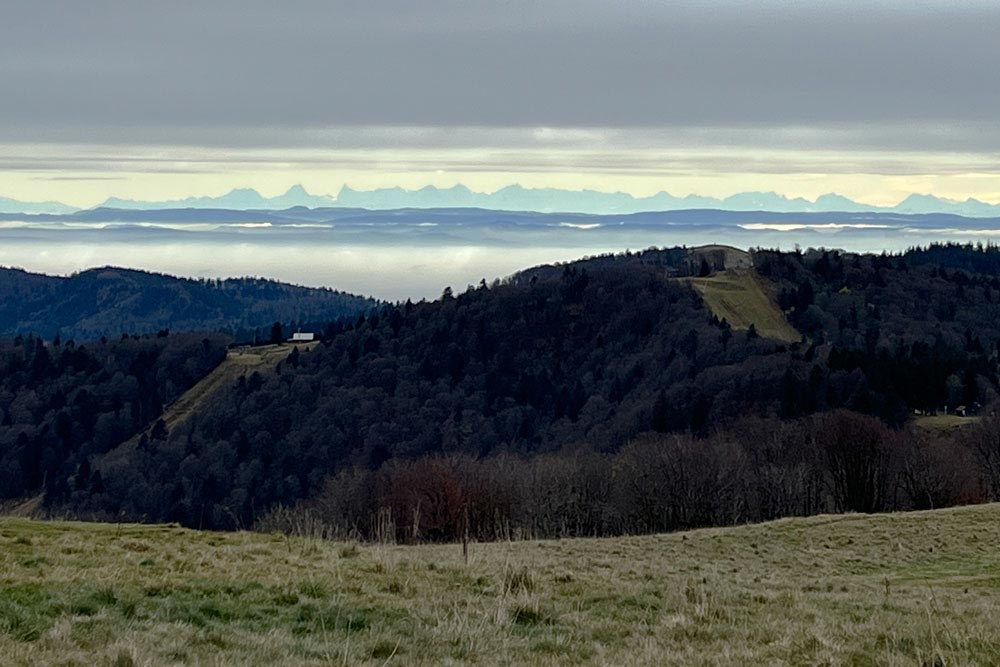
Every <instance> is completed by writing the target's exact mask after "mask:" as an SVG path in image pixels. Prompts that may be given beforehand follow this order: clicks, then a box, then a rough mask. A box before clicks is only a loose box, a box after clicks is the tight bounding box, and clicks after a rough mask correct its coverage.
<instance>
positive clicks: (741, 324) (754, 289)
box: [684, 269, 802, 343]
mask: <svg viewBox="0 0 1000 667" xmlns="http://www.w3.org/2000/svg"><path fill="white" fill-rule="evenodd" d="M684 280H686V281H688V282H689V283H690V284H691V285H692V286H693V287H694V288H695V289H696V290H698V293H699V294H701V297H702V298H703V299H704V300H705V304H706V305H707V306H708V307H709V308H710V309H711V310H712V312H713V313H714V314H715V315H716V317H718V318H719V319H720V320H721V319H723V318H725V319H726V321H728V322H729V324H730V325H731V326H732V327H733V328H734V329H748V328H749V327H750V325H751V324H753V325H754V327H755V328H756V329H757V333H759V334H760V335H761V336H764V337H765V338H773V339H775V340H781V341H786V342H790V343H793V342H796V341H798V340H800V339H801V338H802V337H801V336H800V335H799V332H797V331H796V330H795V329H794V328H793V327H792V325H790V324H789V323H788V322H787V321H786V320H785V316H784V315H783V314H782V312H781V310H780V309H779V308H778V305H777V304H776V303H775V302H774V299H773V298H772V297H771V296H770V295H768V294H767V292H766V291H765V290H764V288H763V286H762V284H761V278H760V277H759V276H758V275H757V274H756V272H755V271H753V270H752V269H739V270H729V271H723V272H721V273H716V274H713V275H711V276H708V277H705V278H684Z"/></svg>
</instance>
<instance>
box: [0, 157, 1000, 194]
mask: <svg viewBox="0 0 1000 667" xmlns="http://www.w3.org/2000/svg"><path fill="white" fill-rule="evenodd" d="M19 150H21V151H22V152H23V153H24V154H28V153H29V152H31V153H32V154H37V155H39V156H40V161H43V162H44V160H45V159H46V158H47V157H50V158H51V157H58V158H60V160H53V164H64V163H68V164H69V165H70V166H68V167H64V168H62V167H56V168H52V167H49V168H38V169H12V170H7V171H0V196H4V197H10V198H14V199H19V200H23V201H62V202H64V203H66V204H70V205H72V206H77V207H81V208H88V207H92V206H95V205H97V204H99V203H101V202H103V201H104V200H105V199H107V198H108V197H112V196H114V197H120V198H123V199H135V200H147V201H162V200H170V199H182V198H185V197H192V196H218V195H222V194H224V193H226V192H228V191H230V190H232V189H234V188H254V189H256V190H257V191H259V192H260V193H261V194H262V195H264V196H274V195H278V194H281V193H283V192H285V191H286V190H287V189H288V188H289V187H291V186H293V185H297V184H301V185H302V186H304V187H305V188H306V190H308V191H309V192H310V193H312V194H325V195H336V193H337V191H338V190H339V189H340V187H341V186H342V185H343V184H344V183H347V184H349V185H350V186H351V187H352V188H355V189H359V190H369V189H374V188H380V187H394V186H399V187H403V188H406V189H417V188H420V187H423V186H426V185H434V186H437V187H450V186H453V185H455V184H458V183H461V184H464V185H466V186H467V187H469V188H470V189H472V190H475V191H478V192H493V191H495V190H498V189H500V188H502V187H504V186H507V185H511V184H513V183H518V184H520V185H522V186H524V187H529V188H543V187H552V188H561V189H566V190H580V189H590V190H599V191H607V192H612V191H623V192H628V193H631V194H633V195H635V196H648V195H652V194H655V193H657V192H660V191H666V192H669V193H671V194H673V195H675V196H684V195H687V194H692V193H693V194H697V195H703V196H711V197H720V198H721V197H726V196H729V195H732V194H735V193H738V192H747V191H774V192H778V193H780V194H783V195H786V196H789V197H805V198H807V199H810V200H814V199H815V198H816V197H818V196H820V195H823V194H826V193H830V192H835V193H837V194H840V195H843V196H846V197H849V198H851V199H853V200H855V201H858V202H861V203H867V204H871V205H876V206H891V205H893V204H896V203H898V202H899V201H900V200H902V199H904V198H905V197H906V196H907V195H909V194H912V193H929V194H934V195H937V196H939V197H945V198H949V199H958V200H964V199H967V198H969V197H974V198H976V199H980V200H982V201H985V202H989V203H1000V171H998V170H1000V166H998V165H997V163H996V161H995V160H991V159H990V156H982V155H950V154H933V153H932V154H909V155H895V154H886V153H858V152H839V153H838V152H834V151H824V152H817V151H794V150H784V151H766V150H750V149H745V148H741V149H733V150H725V149H720V148H717V147H713V148H705V149H697V148H684V149H659V150H652V149H634V148H623V149H621V150H615V149H614V148H605V149H602V150H558V149H555V150H547V149H542V148H534V149H523V150H500V149H488V148H487V149H483V150H476V149H468V148H465V149H406V150H392V149H373V150H360V149H353V150H342V151H332V150H304V149H294V150H289V151H280V150H275V149H271V150H267V151H264V150H257V151H235V150H233V151H218V150H215V151H208V150H205V149H197V148H169V149H160V150H155V151H154V150H152V149H150V150H148V151H138V150H137V151H135V152H133V153H131V154H128V155H122V151H121V149H115V148H113V147H104V148H101V147H96V148H95V147H86V148H81V147H72V148H62V147H59V146H54V145H49V146H41V147H37V148H27V147H21V148H20V149H19ZM61 150H65V151H66V153H67V154H68V155H69V156H70V159H68V160H67V159H62V154H61V153H60V151H61ZM116 150H117V152H116ZM9 151H10V148H9V147H3V146H0V155H3V154H7V155H10V152H9ZM15 157H16V155H15ZM894 171H895V172H899V171H903V172H904V173H894Z"/></svg>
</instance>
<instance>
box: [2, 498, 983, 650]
mask: <svg viewBox="0 0 1000 667" xmlns="http://www.w3.org/2000/svg"><path fill="white" fill-rule="evenodd" d="M998 545H1000V505H983V506H976V507H965V508H959V509H949V510H939V511H933V512H921V513H910V514H895V515H875V516H860V515H844V516H819V517H813V518H807V519H789V520H781V521H776V522H772V523H767V524H761V525H754V526H743V527H736V528H726V529H707V530H697V531H692V532H687V533H676V534H670V535H656V536H647V537H632V538H617V539H574V540H561V541H541V542H519V543H493V544H474V545H471V548H470V554H469V562H468V563H466V562H465V560H464V558H463V556H462V549H461V546H458V545H441V546H362V545H355V544H345V543H330V542H324V541H318V540H311V539H302V538H292V539H288V538H285V537H283V536H280V535H262V534H253V533H209V532H197V531H191V530H185V529H181V528H178V527H174V526H141V525H109V524H86V523H60V522H41V521H32V520H26V519H13V518H12V519H0V656H3V659H2V663H3V664H4V665H41V664H46V665H67V666H70V665H86V666H88V667H91V666H97V665H115V666H119V667H124V666H128V665H174V664H177V665H288V666H291V665H392V664H398V665H421V664H422V665H440V664H445V665H447V664H477V665H575V664H594V665H604V664H617V665H626V664H627V665H720V666H721V665H727V666H729V665H732V666H736V665H749V664H768V665H854V666H864V665H887V666H888V665H893V666H900V667H902V666H909V665H913V666H919V667H932V666H939V665H941V666H944V665H946V666H949V667H951V666H956V667H957V666H959V665H996V664H1000V631H998V630H997V625H996V612H997V610H998V609H1000V550H998V549H997V546H998Z"/></svg>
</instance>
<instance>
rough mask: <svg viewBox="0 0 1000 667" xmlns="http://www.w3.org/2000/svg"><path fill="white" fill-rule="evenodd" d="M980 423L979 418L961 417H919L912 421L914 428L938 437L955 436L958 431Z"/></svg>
mask: <svg viewBox="0 0 1000 667" xmlns="http://www.w3.org/2000/svg"><path fill="white" fill-rule="evenodd" d="M978 422H979V417H977V416H973V417H962V416H960V415H919V416H916V417H914V418H913V419H912V420H911V422H910V423H911V424H912V425H913V427H914V428H916V429H918V430H921V431H926V432H928V433H934V434H936V435H943V436H946V435H953V434H954V432H955V431H956V430H957V429H961V428H964V427H966V426H971V425H972V424H976V423H978Z"/></svg>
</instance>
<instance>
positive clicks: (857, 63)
mask: <svg viewBox="0 0 1000 667" xmlns="http://www.w3.org/2000/svg"><path fill="white" fill-rule="evenodd" d="M997 35H1000V3H997V2H982V1H965V2H962V1H960V0H959V1H955V0H952V1H950V2H938V1H936V0H935V1H926V0H925V1H919V0H918V1H911V2H895V1H889V0H868V1H865V2H848V1H846V0H829V1H827V2H794V1H787V0H786V1H784V2H775V1H773V0H760V1H759V2H756V3H753V4H750V3H745V2H730V1H727V0H721V1H719V2H691V1H685V0H681V1H679V2H670V3H667V2H652V1H649V0H632V1H619V2H610V1H608V2H598V1H596V0H552V1H538V2H527V1H523V2H522V1H521V0H507V1H495V2H488V3H487V2H478V1H476V0H436V1H435V2H433V3H417V2H412V0H408V1H404V0H392V1H381V0H351V1H329V0H326V1H315V2H313V1H295V0H290V1H286V2H282V3H275V2H264V1H261V0H241V1H239V2H235V1H233V2H229V1H215V2H204V1H202V2H193V1H186V0H178V1H176V2H170V3H163V2H158V3H152V2H148V3H147V2H133V1H131V0H129V1H109V0H91V1H89V2H86V3H84V2H78V1H76V0H50V1H46V0H4V3H3V11H2V21H0V98H2V101H0V196H7V197H12V198H17V199H23V200H30V201H43V200H60V201H64V202H66V203H69V204H72V205H77V206H92V205H95V204H97V203H99V202H100V201H103V200H104V199H105V198H106V197H108V196H111V195H114V196H119V197H124V198H132V199H152V200H162V199H173V198H181V197H185V196H200V195H218V194H221V193H223V192H225V191H228V190H229V189H232V188H235V187H255V188H257V189H258V190H259V191H260V192H261V193H263V194H265V195H274V194H278V193H280V192H283V191H284V190H286V189H287V188H288V187H289V186H291V185H293V184H298V183H301V184H303V185H304V186H306V188H307V189H308V190H310V191H311V192H314V193H317V194H327V193H336V191H337V190H339V188H340V187H341V185H342V184H344V183H349V184H350V185H351V186H352V187H354V188H356V189H369V188H374V187H384V186H394V185H400V186H403V187H408V188H416V187H421V186H423V185H427V184H433V185H438V186H450V185H453V184H455V183H459V182H461V183H464V184H465V185H467V186H469V187H471V188H472V189H474V190H479V191H492V190H495V189H498V188H500V187H503V186H505V185H508V184H511V183H521V184H522V185H525V186H528V187H564V188H569V189H579V188H591V189H597V190H607V191H612V190H622V191H627V192H631V193H633V194H636V195H648V194H652V193H654V192H657V191H660V190H666V191H668V192H671V193H673V194H677V195H684V194H689V193H696V194H703V195H712V196H725V195H729V194H732V193H735V192H740V191H748V190H773V191H777V192H780V193H783V194H787V195H791V196H806V197H809V198H814V197H816V196H818V195H820V194H823V193H827V192H838V193H840V194H843V195H846V196H849V197H851V198H853V199H856V200H859V201H863V202H867V203H871V204H878V205H887V204H894V203H896V202H898V201H899V200H900V199H902V198H903V197H905V196H906V195H907V194H910V193H912V192H920V193H933V194H936V195H939V196H944V197H949V198H955V199H964V198H966V197H976V198H979V199H982V200H984V201H989V202H1000V67H998V66H997V63H1000V40H998V39H997V38H996V36H997Z"/></svg>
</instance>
